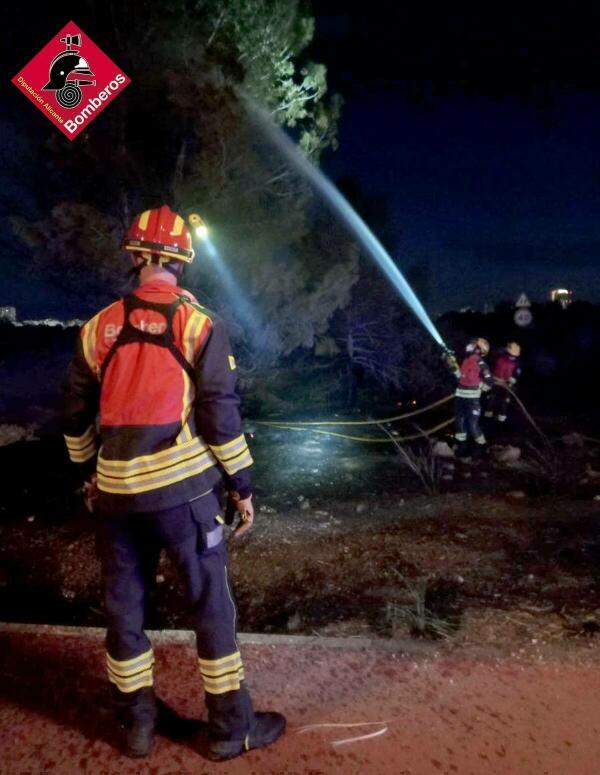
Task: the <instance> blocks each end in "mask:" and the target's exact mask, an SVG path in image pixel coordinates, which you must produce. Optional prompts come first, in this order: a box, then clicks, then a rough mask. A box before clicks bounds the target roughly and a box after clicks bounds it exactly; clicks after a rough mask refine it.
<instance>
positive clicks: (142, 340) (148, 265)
mask: <svg viewBox="0 0 600 775" xmlns="http://www.w3.org/2000/svg"><path fill="white" fill-rule="evenodd" d="M124 247H125V249H126V250H127V251H128V252H129V255H130V256H131V260H132V264H133V272H134V274H136V275H138V277H139V287H137V289H136V290H135V291H134V292H133V293H131V294H130V295H128V296H125V297H124V298H122V299H120V300H119V301H116V302H115V303H113V304H111V305H110V306H109V307H107V308H106V309H103V310H102V311H101V312H99V313H98V314H97V315H95V316H94V317H93V318H92V319H91V320H90V321H89V322H88V323H86V324H85V325H84V326H83V327H82V329H81V333H80V336H79V339H78V342H77V348H76V353H75V357H74V359H73V361H72V363H71V365H70V367H69V369H68V372H67V377H66V380H65V401H64V431H65V440H66V444H67V449H68V452H69V456H70V459H71V461H72V462H73V463H75V464H76V465H77V466H78V468H79V470H80V473H81V476H82V478H83V479H84V480H85V481H86V484H85V492H86V497H87V501H88V503H93V504H94V509H95V511H96V512H97V515H98V546H99V550H100V555H101V560H102V571H103V584H104V598H105V608H106V617H107V634H106V669H107V674H108V679H109V681H110V682H111V684H112V692H113V697H114V705H115V709H116V711H117V717H118V719H119V721H120V730H121V743H122V746H123V747H124V750H125V752H126V753H128V754H129V755H131V756H146V755H148V754H149V753H150V751H151V749H152V744H153V739H154V731H155V727H156V722H157V716H158V707H159V706H158V703H157V698H156V696H155V694H154V689H153V665H154V654H153V651H152V646H151V644H150V641H149V640H148V638H147V636H146V634H145V633H144V614H145V605H146V602H147V600H148V593H149V589H150V587H151V584H152V582H153V581H154V580H155V577H156V570H157V563H158V558H159V554H160V551H161V548H166V549H167V551H168V552H169V553H170V555H171V557H172V559H173V560H174V562H175V563H176V565H177V566H178V569H179V571H180V572H181V574H182V576H183V578H184V580H185V582H186V587H187V592H188V597H189V603H190V608H191V610H192V611H193V614H194V618H195V629H196V642H197V650H198V667H199V672H200V675H201V678H202V682H203V684H204V694H205V702H206V706H207V711H208V727H207V728H208V735H207V738H206V740H205V741H204V748H205V754H206V755H207V756H208V758H210V759H212V760H214V761H221V760H224V759H230V758H233V757H235V756H238V755H240V754H241V753H243V752H244V751H246V750H249V749H250V748H257V747H260V746H264V745H268V744H270V743H272V742H274V741H275V740H276V739H277V738H278V737H279V736H280V735H281V734H282V733H283V731H284V728H285V718H284V717H283V716H282V715H280V714H278V713H258V712H255V711H254V710H253V707H252V702H251V699H250V696H249V693H248V690H247V689H246V686H245V681H244V667H243V664H242V658H241V656H240V651H239V647H238V644H237V641H236V609H235V604H234V602H233V598H232V595H231V590H230V585H229V579H228V574H227V553H226V549H225V545H224V541H223V516H222V513H223V512H222V509H221V502H220V498H219V492H220V487H221V483H222V482H223V481H224V485H225V487H226V489H227V491H228V493H229V499H230V502H231V503H232V505H233V506H234V509H235V511H236V512H237V513H238V515H239V518H240V520H239V525H238V528H237V531H236V533H237V535H241V534H242V533H244V532H245V531H246V530H248V529H249V528H250V527H251V526H252V522H253V518H254V509H253V504H252V487H251V480H250V474H249V469H250V466H251V465H252V457H251V456H250V451H249V449H248V446H247V443H246V439H245V438H244V435H243V433H242V431H241V423H240V414H239V399H238V396H237V394H236V387H235V382H236V364H235V359H234V357H233V354H232V352H231V348H230V345H229V342H228V337H227V333H226V330H225V326H224V323H223V321H222V320H220V319H219V318H218V317H217V316H216V315H215V314H214V313H212V312H211V311H210V310H208V309H206V308H205V307H203V306H201V305H200V304H199V303H198V302H197V301H196V299H195V298H194V297H193V296H192V295H191V294H190V293H189V292H188V291H185V290H183V289H181V288H180V287H178V284H179V281H180V279H181V275H182V270H183V268H184V266H185V265H186V264H190V263H191V262H192V260H193V258H194V251H193V249H192V239H191V235H190V231H189V229H188V227H187V226H186V224H185V222H184V220H183V218H181V217H180V216H179V215H177V214H176V213H174V212H172V211H171V210H170V209H169V207H167V206H166V205H163V206H162V207H160V208H157V209H153V210H146V211H145V212H143V213H141V215H139V216H138V217H137V218H136V219H135V221H134V222H133V224H132V226H131V228H130V229H129V232H128V234H127V237H126V239H125V242H124ZM97 415H99V417H98V427H99V431H98V430H97Z"/></svg>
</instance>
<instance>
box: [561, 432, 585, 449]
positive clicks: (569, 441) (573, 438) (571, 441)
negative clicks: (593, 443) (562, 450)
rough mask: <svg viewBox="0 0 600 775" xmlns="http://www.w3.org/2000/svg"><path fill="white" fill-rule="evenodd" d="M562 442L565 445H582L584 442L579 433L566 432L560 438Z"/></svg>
mask: <svg viewBox="0 0 600 775" xmlns="http://www.w3.org/2000/svg"><path fill="white" fill-rule="evenodd" d="M561 441H562V443H563V444H565V445H566V446H567V447H583V445H584V444H585V442H584V440H583V436H582V435H581V434H580V433H567V435H566V436H563V437H562V439H561Z"/></svg>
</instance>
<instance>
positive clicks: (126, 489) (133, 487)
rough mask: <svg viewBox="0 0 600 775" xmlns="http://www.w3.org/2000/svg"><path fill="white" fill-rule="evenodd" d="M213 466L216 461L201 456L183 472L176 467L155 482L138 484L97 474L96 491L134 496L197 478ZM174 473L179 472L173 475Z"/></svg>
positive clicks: (136, 480)
mask: <svg viewBox="0 0 600 775" xmlns="http://www.w3.org/2000/svg"><path fill="white" fill-rule="evenodd" d="M200 461H202V462H200ZM214 465H216V461H215V459H214V458H213V457H212V456H211V457H210V458H207V456H206V455H203V456H202V457H200V458H198V461H196V462H195V464H194V465H190V464H188V467H186V468H185V469H184V470H183V471H181V469H180V468H179V467H177V468H176V469H174V471H173V473H172V474H169V475H168V476H166V475H163V476H160V477H158V478H157V479H156V480H149V481H146V482H143V483H138V484H134V483H133V482H128V481H127V480H121V481H116V480H114V479H107V478H106V477H104V476H103V475H102V474H100V473H98V489H99V490H102V492H109V493H113V494H115V495H135V494H137V493H141V492H150V491H151V490H156V489H158V488H159V487H168V486H169V485H171V484H176V483H177V482H182V481H183V480H184V479H188V478H189V477H191V476H197V475H198V474H201V473H202V471H206V469H207V468H211V467H212V466H214ZM175 471H178V472H179V471H181V472H180V473H175ZM134 481H135V482H138V481H139V480H138V479H137V478H136V479H135V480H134Z"/></svg>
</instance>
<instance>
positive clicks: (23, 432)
mask: <svg viewBox="0 0 600 775" xmlns="http://www.w3.org/2000/svg"><path fill="white" fill-rule="evenodd" d="M36 439H37V436H36V435H35V429H34V428H33V426H31V425H28V426H25V427H23V426H21V425H0V447H6V446H8V445H9V444H14V443H15V442H16V441H35V440H36Z"/></svg>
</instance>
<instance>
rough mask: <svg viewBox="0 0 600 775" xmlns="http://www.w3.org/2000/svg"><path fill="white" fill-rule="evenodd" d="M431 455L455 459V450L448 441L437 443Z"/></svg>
mask: <svg viewBox="0 0 600 775" xmlns="http://www.w3.org/2000/svg"><path fill="white" fill-rule="evenodd" d="M431 454H432V455H433V456H434V457H441V458H452V457H454V450H453V449H452V447H450V445H449V444H448V443H447V442H446V441H436V442H435V444H434V445H433V447H432V448H431Z"/></svg>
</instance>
